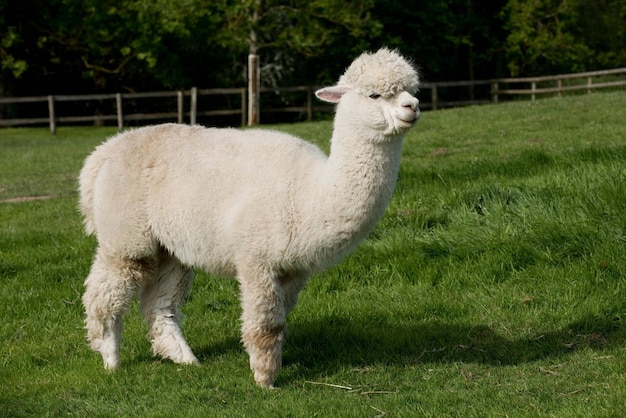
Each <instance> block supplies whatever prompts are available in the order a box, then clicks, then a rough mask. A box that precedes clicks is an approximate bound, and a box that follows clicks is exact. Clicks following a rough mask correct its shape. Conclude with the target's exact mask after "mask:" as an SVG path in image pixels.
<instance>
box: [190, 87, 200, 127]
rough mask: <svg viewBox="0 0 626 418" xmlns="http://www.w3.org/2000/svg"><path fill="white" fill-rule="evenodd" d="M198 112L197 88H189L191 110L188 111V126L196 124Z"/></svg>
mask: <svg viewBox="0 0 626 418" xmlns="http://www.w3.org/2000/svg"><path fill="white" fill-rule="evenodd" d="M197 111H198V88H197V87H192V88H191V109H190V110H189V124H190V125H195V124H196V112H197Z"/></svg>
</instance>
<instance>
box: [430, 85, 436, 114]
mask: <svg viewBox="0 0 626 418" xmlns="http://www.w3.org/2000/svg"><path fill="white" fill-rule="evenodd" d="M430 104H431V106H432V109H433V110H437V85H436V84H432V89H431V91H430Z"/></svg>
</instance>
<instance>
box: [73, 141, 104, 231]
mask: <svg viewBox="0 0 626 418" xmlns="http://www.w3.org/2000/svg"><path fill="white" fill-rule="evenodd" d="M104 155H105V153H103V152H102V150H100V152H97V150H96V151H95V152H93V153H92V154H91V155H90V156H89V157H87V159H86V160H85V165H83V168H82V170H81V171H80V176H79V178H78V191H79V194H80V201H79V208H80V212H81V213H82V215H83V218H84V223H85V231H86V232H87V234H89V235H94V234H95V233H96V225H95V219H94V196H95V188H96V180H97V179H98V175H99V174H100V170H101V169H102V166H103V165H104V163H105V162H106V158H105V156H104Z"/></svg>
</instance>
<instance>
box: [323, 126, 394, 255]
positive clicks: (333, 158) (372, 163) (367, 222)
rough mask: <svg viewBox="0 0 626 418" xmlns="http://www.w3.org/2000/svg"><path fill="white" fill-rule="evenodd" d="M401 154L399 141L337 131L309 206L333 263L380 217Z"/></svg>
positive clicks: (368, 231)
mask: <svg viewBox="0 0 626 418" xmlns="http://www.w3.org/2000/svg"><path fill="white" fill-rule="evenodd" d="M401 151H402V136H398V137H394V138H388V139H387V140H386V141H382V142H376V141H373V140H371V139H369V138H364V137H363V135H359V133H358V132H356V131H355V130H354V129H341V128H339V129H338V128H337V127H335V130H334V132H333V138H332V143H331V151H330V155H329V158H328V162H327V165H326V171H325V173H324V175H323V177H322V179H321V180H322V181H321V182H320V184H319V185H320V187H319V188H318V193H316V196H315V201H314V202H313V206H314V207H315V213H316V214H317V216H316V218H317V219H318V228H320V229H318V230H319V231H320V233H321V235H320V238H321V239H323V240H324V241H326V242H327V244H329V248H328V249H329V250H330V251H333V253H334V254H335V255H336V257H337V258H341V257H342V256H343V255H345V254H347V253H349V252H350V251H352V250H353V249H354V247H356V245H357V244H358V243H359V242H360V241H361V240H362V239H364V238H365V237H366V236H367V235H368V234H369V233H370V232H371V231H372V229H374V226H375V225H376V223H377V222H378V221H379V220H380V218H381V216H382V215H383V213H384V211H385V209H386V208H387V205H388V204H389V200H390V199H391V195H392V193H393V189H394V188H395V185H396V179H397V175H398V168H399V162H400V154H401ZM322 231H323V232H322ZM324 236H325V237H326V238H324Z"/></svg>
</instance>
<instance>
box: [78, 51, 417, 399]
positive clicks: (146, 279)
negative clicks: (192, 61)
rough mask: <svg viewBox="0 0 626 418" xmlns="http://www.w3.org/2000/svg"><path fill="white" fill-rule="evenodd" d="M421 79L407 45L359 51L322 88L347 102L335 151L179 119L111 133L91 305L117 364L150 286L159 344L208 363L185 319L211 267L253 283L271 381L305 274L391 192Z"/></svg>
mask: <svg viewBox="0 0 626 418" xmlns="http://www.w3.org/2000/svg"><path fill="white" fill-rule="evenodd" d="M418 84H419V79H418V74H417V72H416V71H415V69H414V68H413V66H412V65H411V64H410V63H408V62H407V61H406V60H405V59H403V58H402V57H401V56H400V55H398V54H397V53H396V52H394V51H390V50H388V49H386V48H383V49H381V50H379V51H378V52H376V53H374V54H369V53H364V54H363V55H361V56H360V57H358V58H357V59H356V60H355V61H354V62H353V63H352V64H351V65H350V67H349V68H348V69H347V70H346V72H345V74H344V75H343V76H341V78H340V79H339V82H338V84H337V85H336V86H333V87H326V88H323V89H321V90H318V91H317V92H316V95H317V96H318V97H319V98H320V99H322V100H325V101H328V102H332V103H338V105H337V110H336V117H335V125H334V131H333V135H332V142H331V150H330V155H329V156H328V157H327V156H326V155H325V154H324V153H322V152H321V151H320V150H319V149H318V148H316V147H315V146H313V145H311V144H309V143H307V142H305V141H302V140H300V139H298V138H294V137H293V136H290V135H287V134H283V133H279V132H272V131H267V130H245V131H240V130H234V129H207V128H202V127H198V126H185V125H175V124H164V125H158V126H152V127H145V128H140V129H136V130H132V131H128V132H125V133H121V134H119V135H117V136H115V137H113V138H111V139H109V140H108V141H107V142H105V143H104V144H102V145H100V146H99V147H98V148H97V149H96V150H95V151H94V152H93V153H92V154H91V155H90V156H89V157H88V159H87V160H86V162H85V165H84V167H83V169H82V171H81V174H80V208H81V212H82V214H83V215H84V217H85V225H86V230H87V232H88V233H89V234H95V235H96V237H97V239H98V249H97V252H96V256H95V259H94V262H93V265H92V268H91V271H90V273H89V276H88V277H87V279H86V281H85V286H86V291H85V294H84V296H83V303H84V305H85V310H86V313H87V318H86V321H85V322H86V328H87V331H88V339H89V342H90V345H91V347H92V348H93V349H94V350H96V351H98V352H100V353H101V354H102V357H103V359H104V366H105V368H108V369H115V368H117V367H118V366H119V362H120V357H119V344H120V337H121V331H122V327H123V315H124V313H125V312H126V310H127V309H128V306H129V304H130V302H131V300H132V298H133V296H134V295H135V294H136V293H137V292H139V294H140V300H141V302H140V308H141V312H142V314H143V316H144V317H145V319H146V322H147V323H148V327H149V335H150V338H151V341H152V347H153V351H154V353H155V354H158V355H160V356H162V357H164V358H168V359H171V360H172V361H174V362H176V363H193V364H197V363H198V360H197V359H196V357H195V356H194V354H193V353H192V351H191V349H190V348H189V346H188V345H187V343H186V341H185V339H184V337H183V335H182V332H181V327H180V316H181V313H180V307H181V305H182V304H183V303H184V301H185V298H186V296H187V294H188V292H189V290H190V287H191V282H192V279H193V272H192V267H198V268H202V269H204V270H206V271H208V272H211V273H214V274H218V275H225V276H233V277H236V278H237V280H238V281H239V284H240V289H241V304H242V308H243V314H242V316H241V320H242V342H243V344H244V346H245V348H246V350H247V352H248V354H249V356H250V366H251V368H252V370H253V371H254V378H255V380H256V382H257V384H259V385H260V386H264V387H271V386H272V385H273V383H274V379H275V376H276V374H277V372H278V370H279V368H280V365H281V355H282V345H283V343H284V338H285V320H286V316H287V314H288V313H289V312H290V311H291V310H292V308H293V307H294V305H295V304H296V301H297V299H298V293H299V292H300V290H301V289H302V287H303V286H304V284H305V282H306V281H307V279H308V278H309V276H310V275H311V274H312V273H314V272H319V271H321V270H323V269H325V268H327V267H329V266H330V265H332V264H334V263H336V262H338V261H339V260H340V259H341V258H343V257H344V256H346V255H347V254H348V253H350V252H351V251H352V250H354V248H355V247H356V246H357V245H358V244H359V242H361V241H362V240H363V239H364V238H365V237H366V236H367V235H368V234H369V233H370V232H371V230H372V229H373V228H374V226H375V225H376V223H377V222H378V220H379V219H380V217H381V216H382V214H383V212H384V211H385V209H386V207H387V205H388V203H389V200H390V199H391V195H392V192H393V189H394V187H395V184H396V177H397V173H398V166H399V160H400V153H401V148H402V139H403V137H404V135H405V134H406V132H407V131H408V130H409V128H410V127H411V126H413V125H414V123H415V122H416V121H417V119H418V117H419V110H418V107H417V105H418V100H417V99H416V98H415V97H414V96H413V94H415V92H416V90H417V88H418Z"/></svg>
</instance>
